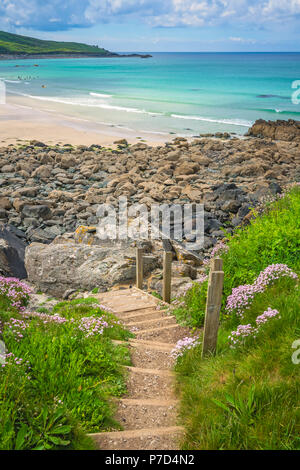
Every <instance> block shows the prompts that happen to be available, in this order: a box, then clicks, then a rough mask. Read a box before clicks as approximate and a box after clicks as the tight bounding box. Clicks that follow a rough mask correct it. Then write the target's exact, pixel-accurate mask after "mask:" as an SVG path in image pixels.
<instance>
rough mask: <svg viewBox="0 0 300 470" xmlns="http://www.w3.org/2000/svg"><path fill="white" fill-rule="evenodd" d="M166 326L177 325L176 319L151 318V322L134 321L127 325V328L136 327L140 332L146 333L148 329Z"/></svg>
mask: <svg viewBox="0 0 300 470" xmlns="http://www.w3.org/2000/svg"><path fill="white" fill-rule="evenodd" d="M166 325H176V318H175V317H171V316H169V317H167V316H165V317H162V316H161V317H160V318H151V319H150V320H142V321H133V322H131V323H127V325H126V327H128V328H131V327H136V328H138V330H139V331H141V330H143V331H144V330H148V329H153V328H160V327H164V326H166Z"/></svg>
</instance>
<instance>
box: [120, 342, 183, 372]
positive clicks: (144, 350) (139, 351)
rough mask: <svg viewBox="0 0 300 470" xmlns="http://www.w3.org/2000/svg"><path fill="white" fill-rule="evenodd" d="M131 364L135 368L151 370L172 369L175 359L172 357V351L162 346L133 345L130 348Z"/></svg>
mask: <svg viewBox="0 0 300 470" xmlns="http://www.w3.org/2000/svg"><path fill="white" fill-rule="evenodd" d="M129 351H130V357H131V362H132V364H133V366H134V367H139V368H143V367H145V368H151V369H157V370H161V369H171V368H172V367H173V365H174V359H173V358H172V357H171V355H170V353H171V351H170V349H166V348H162V347H161V346H154V347H153V346H150V345H149V346H148V345H147V344H142V345H139V346H138V345H136V344H135V345H131V346H129Z"/></svg>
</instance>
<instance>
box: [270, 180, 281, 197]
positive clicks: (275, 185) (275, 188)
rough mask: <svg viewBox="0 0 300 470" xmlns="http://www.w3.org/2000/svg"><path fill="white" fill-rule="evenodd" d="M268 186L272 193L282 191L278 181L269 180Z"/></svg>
mask: <svg viewBox="0 0 300 470" xmlns="http://www.w3.org/2000/svg"><path fill="white" fill-rule="evenodd" d="M269 188H270V191H271V193H272V194H274V195H276V194H281V193H282V188H281V187H280V186H279V184H278V183H275V182H271V183H270V184H269Z"/></svg>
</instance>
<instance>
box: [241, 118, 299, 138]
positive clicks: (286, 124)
mask: <svg viewBox="0 0 300 470" xmlns="http://www.w3.org/2000/svg"><path fill="white" fill-rule="evenodd" d="M247 135H248V136H254V137H260V138H270V139H272V140H283V141H288V142H291V141H296V142H300V121H294V120H292V119H289V120H288V121H283V120H278V121H264V120H263V119H259V120H258V121H256V122H255V123H254V124H253V126H252V127H251V128H250V129H249V131H248V133H247Z"/></svg>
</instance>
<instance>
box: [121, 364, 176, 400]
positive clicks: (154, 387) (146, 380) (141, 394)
mask: <svg viewBox="0 0 300 470" xmlns="http://www.w3.org/2000/svg"><path fill="white" fill-rule="evenodd" d="M126 369H127V370H128V371H129V374H128V379H127V397H128V398H129V397H130V398H159V397H160V398H163V399H167V398H172V399H173V398H174V390H173V386H174V373H173V372H171V371H170V370H165V369H161V370H157V369H144V368H138V367H129V366H127V367H126Z"/></svg>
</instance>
